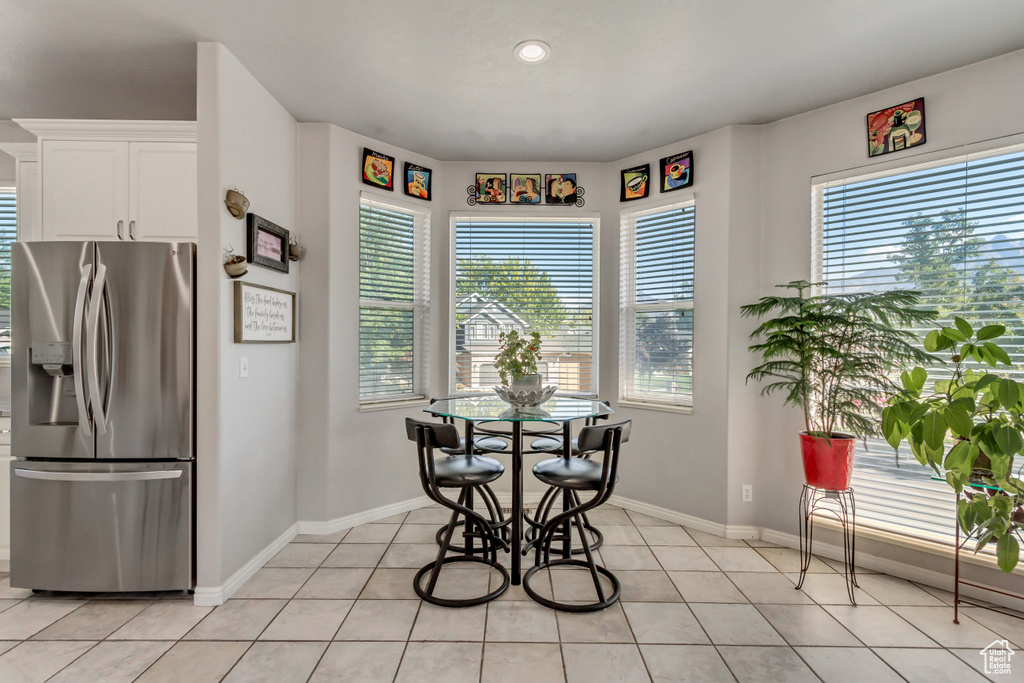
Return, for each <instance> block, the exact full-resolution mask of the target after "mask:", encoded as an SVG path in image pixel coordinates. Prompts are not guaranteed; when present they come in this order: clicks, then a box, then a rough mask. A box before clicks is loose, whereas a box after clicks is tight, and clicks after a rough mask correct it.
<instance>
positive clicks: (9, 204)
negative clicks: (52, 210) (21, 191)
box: [0, 188, 18, 356]
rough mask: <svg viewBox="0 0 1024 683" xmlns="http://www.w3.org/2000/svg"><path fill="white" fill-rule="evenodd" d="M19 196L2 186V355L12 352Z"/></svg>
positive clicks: (0, 304) (0, 276)
mask: <svg viewBox="0 0 1024 683" xmlns="http://www.w3.org/2000/svg"><path fill="white" fill-rule="evenodd" d="M17 206H18V205H17V197H16V196H15V193H14V190H13V189H11V188H0V356H6V355H8V354H10V352H11V245H12V244H13V243H14V241H15V240H17V239H18V211H17Z"/></svg>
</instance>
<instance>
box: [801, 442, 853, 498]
mask: <svg viewBox="0 0 1024 683" xmlns="http://www.w3.org/2000/svg"><path fill="white" fill-rule="evenodd" d="M856 445H857V438H856V437H854V436H850V435H849V434H833V435H832V437H831V438H830V439H829V440H828V441H825V439H824V438H823V437H820V436H811V435H810V434H808V433H807V432H800V452H801V454H802V455H803V457H804V477H805V478H806V479H807V483H808V484H810V485H811V486H815V487H817V488H819V489H827V490H829V491H845V490H846V489H848V488H850V479H851V477H853V452H854V447H855V446H856Z"/></svg>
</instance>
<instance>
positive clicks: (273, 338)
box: [235, 281, 295, 344]
mask: <svg viewBox="0 0 1024 683" xmlns="http://www.w3.org/2000/svg"><path fill="white" fill-rule="evenodd" d="M294 341H295V292H286V291H284V290H283V289H274V288H273V287H264V286H263V285H254V284H252V283H251V282H237V281H236V282H235V343H236V344H259V343H265V344H266V343H270V344H272V343H278V344H287V343H290V342H294Z"/></svg>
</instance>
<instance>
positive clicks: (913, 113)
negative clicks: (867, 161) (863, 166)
mask: <svg viewBox="0 0 1024 683" xmlns="http://www.w3.org/2000/svg"><path fill="white" fill-rule="evenodd" d="M925 140H927V137H926V135H925V129H924V98H923V97H918V98H917V99H916V100H911V101H910V102H904V103H903V104H899V105H897V106H895V107H889V108H888V109H882V110H881V111H875V112H871V113H870V114H868V156H869V157H877V156H880V155H882V154H888V153H889V152H895V151H897V150H901V149H909V148H910V147H917V146H918V145H923V144H924V143H925Z"/></svg>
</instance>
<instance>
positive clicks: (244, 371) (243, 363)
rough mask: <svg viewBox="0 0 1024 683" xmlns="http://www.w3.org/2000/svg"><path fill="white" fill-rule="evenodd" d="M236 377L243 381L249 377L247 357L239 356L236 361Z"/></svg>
mask: <svg viewBox="0 0 1024 683" xmlns="http://www.w3.org/2000/svg"><path fill="white" fill-rule="evenodd" d="M238 376H239V377H241V378H242V379H245V378H246V377H248V376H249V356H241V357H239V359H238Z"/></svg>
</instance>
